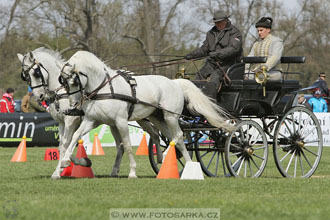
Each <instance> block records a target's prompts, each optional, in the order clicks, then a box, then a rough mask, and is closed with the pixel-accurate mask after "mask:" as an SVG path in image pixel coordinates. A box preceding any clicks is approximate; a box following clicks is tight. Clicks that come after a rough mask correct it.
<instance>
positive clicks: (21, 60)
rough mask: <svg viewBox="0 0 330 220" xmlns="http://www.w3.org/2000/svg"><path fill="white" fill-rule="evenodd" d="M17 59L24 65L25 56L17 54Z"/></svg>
mask: <svg viewBox="0 0 330 220" xmlns="http://www.w3.org/2000/svg"><path fill="white" fill-rule="evenodd" d="M17 57H18V59H19V61H20V62H21V63H23V59H24V56H23V55H22V54H20V53H18V54H17Z"/></svg>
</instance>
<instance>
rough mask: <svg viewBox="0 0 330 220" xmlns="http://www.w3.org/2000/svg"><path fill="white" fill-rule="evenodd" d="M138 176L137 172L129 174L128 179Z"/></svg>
mask: <svg viewBox="0 0 330 220" xmlns="http://www.w3.org/2000/svg"><path fill="white" fill-rule="evenodd" d="M136 178H138V177H137V176H136V175H135V174H130V175H128V179H136Z"/></svg>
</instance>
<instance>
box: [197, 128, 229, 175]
mask: <svg viewBox="0 0 330 220" xmlns="http://www.w3.org/2000/svg"><path fill="white" fill-rule="evenodd" d="M191 137H192V139H193V140H196V141H194V148H195V154H196V158H197V161H198V162H199V163H200V165H201V167H202V170H203V172H204V173H205V174H206V175H207V176H210V177H229V176H231V175H230V173H229V172H228V170H227V169H226V165H225V160H224V158H225V156H224V144H225V140H226V136H225V134H224V133H223V132H222V131H221V130H217V131H198V132H192V133H191Z"/></svg>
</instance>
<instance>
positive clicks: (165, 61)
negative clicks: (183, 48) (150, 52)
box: [118, 58, 186, 71]
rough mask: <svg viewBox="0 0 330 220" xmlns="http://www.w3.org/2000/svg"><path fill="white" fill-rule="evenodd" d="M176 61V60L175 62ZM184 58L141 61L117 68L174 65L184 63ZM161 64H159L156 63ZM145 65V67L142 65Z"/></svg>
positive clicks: (147, 67)
mask: <svg viewBox="0 0 330 220" xmlns="http://www.w3.org/2000/svg"><path fill="white" fill-rule="evenodd" d="M175 61H177V62H175ZM185 62H186V60H185V59H183V58H179V59H171V60H164V61H157V62H149V63H141V64H134V65H128V66H121V67H119V68H118V69H124V68H129V67H143V68H139V69H134V68H133V70H135V71H136V70H141V69H149V68H158V67H164V66H170V65H175V64H180V63H185ZM157 64H161V65H157ZM144 66H146V67H144Z"/></svg>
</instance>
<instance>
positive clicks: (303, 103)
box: [298, 94, 313, 111]
mask: <svg viewBox="0 0 330 220" xmlns="http://www.w3.org/2000/svg"><path fill="white" fill-rule="evenodd" d="M298 105H301V106H305V107H306V108H308V109H309V110H311V111H313V109H312V108H311V106H310V105H309V104H308V102H307V99H306V98H305V96H304V94H300V95H298Z"/></svg>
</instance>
